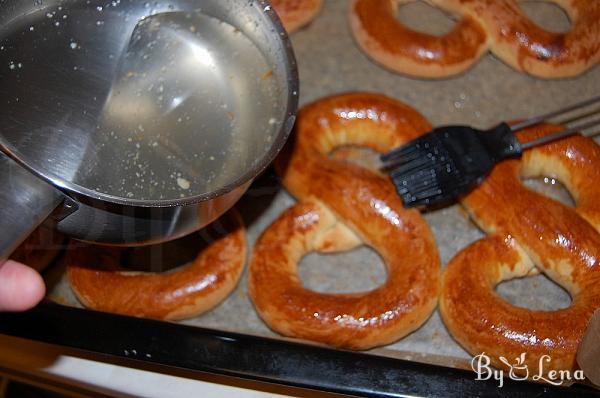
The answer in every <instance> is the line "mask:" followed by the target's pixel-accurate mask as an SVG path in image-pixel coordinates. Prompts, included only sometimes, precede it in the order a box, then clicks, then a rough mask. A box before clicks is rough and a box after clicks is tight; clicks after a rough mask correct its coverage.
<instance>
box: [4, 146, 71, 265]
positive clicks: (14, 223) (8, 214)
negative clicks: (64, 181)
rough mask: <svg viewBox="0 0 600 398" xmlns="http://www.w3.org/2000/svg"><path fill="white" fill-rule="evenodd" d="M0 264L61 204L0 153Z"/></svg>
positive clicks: (49, 189) (53, 191) (54, 194)
mask: <svg viewBox="0 0 600 398" xmlns="http://www.w3.org/2000/svg"><path fill="white" fill-rule="evenodd" d="M0 187H2V189H0V212H1V216H0V262H3V261H4V260H6V259H8V257H9V256H10V254H11V253H12V252H13V251H14V250H15V249H16V248H17V246H19V244H21V242H23V240H25V238H27V236H28V235H29V234H30V233H31V232H33V230H34V229H35V228H36V227H37V226H38V225H39V224H41V223H42V221H44V220H45V219H46V218H47V217H48V215H50V213H52V211H53V210H54V209H55V208H56V207H57V206H58V205H59V204H60V203H61V202H62V201H63V199H64V195H63V194H62V193H61V192H60V191H58V190H57V189H56V188H54V187H53V186H52V185H50V184H48V183H46V182H44V181H42V180H41V179H39V178H37V177H36V176H34V175H33V174H32V173H30V172H29V171H27V170H25V169H24V168H23V167H21V166H20V165H19V164H17V163H16V162H15V161H14V160H12V159H11V158H9V157H8V156H6V155H5V154H3V153H1V152H0Z"/></svg>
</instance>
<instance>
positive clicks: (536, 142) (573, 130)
mask: <svg viewBox="0 0 600 398" xmlns="http://www.w3.org/2000/svg"><path fill="white" fill-rule="evenodd" d="M599 124H600V119H594V120H590V121H589V122H586V123H583V124H580V125H577V126H573V127H568V128H566V129H565V130H562V131H559V132H557V133H554V134H550V135H547V136H545V137H540V138H537V139H535V140H531V141H528V142H525V143H523V144H521V147H522V148H523V149H529V148H533V147H534V146H538V145H544V144H547V143H549V142H552V141H556V140H560V139H561V138H565V137H569V136H571V135H574V134H577V133H579V132H580V131H581V130H583V129H586V128H589V127H594V126H597V125H599ZM599 133H600V131H596V132H594V133H592V134H588V135H585V136H586V137H591V136H593V135H596V134H599Z"/></svg>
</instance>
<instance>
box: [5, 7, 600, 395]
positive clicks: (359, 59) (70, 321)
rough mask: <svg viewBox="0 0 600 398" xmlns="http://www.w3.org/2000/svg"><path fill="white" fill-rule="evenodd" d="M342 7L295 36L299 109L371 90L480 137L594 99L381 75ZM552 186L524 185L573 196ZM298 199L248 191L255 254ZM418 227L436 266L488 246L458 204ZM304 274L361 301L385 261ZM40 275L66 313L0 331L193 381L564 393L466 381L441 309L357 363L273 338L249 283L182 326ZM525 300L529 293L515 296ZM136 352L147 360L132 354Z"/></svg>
mask: <svg viewBox="0 0 600 398" xmlns="http://www.w3.org/2000/svg"><path fill="white" fill-rule="evenodd" d="M347 7H348V3H347V2H346V1H345V0H328V1H325V4H324V8H323V10H322V12H321V14H320V15H319V16H318V17H317V19H316V20H315V21H314V22H313V23H312V24H311V25H310V26H308V27H307V28H306V29H303V30H302V31H300V32H298V33H296V34H294V35H293V36H292V40H293V43H294V48H295V51H296V55H297V58H298V64H299V70H300V81H301V103H303V104H304V103H307V102H310V101H312V100H315V99H318V98H319V97H322V96H326V95H331V94H335V93H340V92H346V91H371V92H379V93H384V94H387V95H389V96H390V97H393V98H397V99H399V100H401V101H404V102H405V103H407V104H410V105H411V106H413V107H414V108H415V109H417V110H418V111H420V112H421V113H422V114H423V115H424V116H426V117H427V118H428V119H429V120H430V122H431V123H432V124H434V125H442V124H457V123H459V124H471V125H474V126H476V127H482V128H484V127H489V126H490V125H493V124H494V123H496V122H498V121H499V120H500V119H501V118H502V119H513V118H521V117H526V116H529V115H533V114H537V113H541V112H545V111H547V110H550V109H555V108H559V107H561V106H562V105H565V104H568V103H571V102H575V101H577V100H580V99H582V98H587V97H591V96H593V95H594V94H597V93H598V92H600V67H597V68H594V69H593V70H591V71H590V72H588V73H586V74H584V75H583V76H580V77H578V78H575V79H564V80H555V81H546V80H539V79H534V78H531V77H528V76H525V75H523V74H520V73H518V72H516V71H514V70H512V69H511V68H509V67H507V66H506V65H504V64H503V63H502V62H500V61H498V60H497V59H496V58H494V57H493V56H489V55H488V56H485V57H484V58H483V59H482V60H481V61H480V62H479V63H478V64H477V65H476V66H475V67H474V68H472V69H471V70H470V71H468V72H467V73H465V74H463V75H461V76H458V77H454V78H451V79H446V80H440V81H428V80H419V79H410V78H406V77H403V76H400V75H397V74H393V73H390V72H388V71H386V70H385V69H383V68H381V67H379V66H377V65H375V64H374V63H372V62H371V61H369V60H368V58H367V57H366V56H365V55H364V54H363V53H362V52H360V51H359V50H358V48H357V47H356V45H355V44H354V42H353V40H352V36H351V33H350V31H349V27H348V24H347V21H346V16H347ZM401 13H403V18H406V19H407V20H411V21H413V22H414V23H415V24H420V25H421V26H427V27H429V29H432V28H435V29H440V30H444V29H447V27H448V25H449V22H448V20H446V18H445V17H444V16H442V15H440V13H437V12H435V11H431V10H430V9H428V8H427V7H426V6H424V5H423V4H422V3H416V4H414V5H409V6H407V7H403V8H402V9H401ZM534 13H537V14H536V15H537V17H538V18H541V19H543V20H545V21H550V23H554V22H553V21H556V23H557V24H558V25H560V24H561V23H564V21H562V20H561V16H560V15H557V14H556V13H555V12H554V10H552V9H548V8H544V7H541V8H538V9H537V10H534ZM549 182H550V183H548V184H544V183H543V182H542V183H533V185H535V186H536V189H540V190H543V191H545V192H547V193H549V194H551V195H555V196H557V197H558V198H562V199H563V200H567V201H568V200H569V198H568V195H566V194H565V193H564V192H562V191H561V190H560V189H556V188H557V186H556V185H554V184H552V181H549ZM293 203H294V200H293V198H291V197H290V196H289V195H288V194H287V193H286V192H285V191H284V190H282V189H281V188H280V185H279V179H278V178H277V177H276V176H275V175H274V173H273V172H272V170H269V171H268V172H267V173H266V174H265V175H264V176H263V177H262V178H260V179H259V180H258V181H256V183H255V184H253V186H252V187H251V189H250V190H249V191H248V194H247V195H246V196H245V197H244V198H243V200H242V201H241V202H240V204H239V205H238V206H237V207H238V209H239V210H240V212H241V213H242V215H243V217H244V219H245V222H246V224H247V225H248V239H249V244H250V246H252V244H253V243H254V241H255V240H256V238H257V237H258V235H259V234H260V233H261V232H262V231H263V230H264V229H265V228H266V227H267V226H268V225H269V224H270V223H271V222H272V221H273V220H274V219H275V218H276V217H277V216H278V215H279V214H280V213H281V211H282V210H283V209H285V208H286V207H289V206H290V205H292V204H293ZM426 219H427V221H428V222H429V223H430V225H431V226H432V228H433V231H434V234H435V237H436V240H437V243H438V247H439V250H440V256H441V258H442V263H443V265H444V266H445V264H446V263H447V262H448V260H449V259H450V258H451V257H452V256H453V255H454V254H455V253H456V252H457V251H458V250H459V249H461V248H463V247H465V246H467V245H468V244H469V243H471V242H472V241H474V240H476V239H478V238H480V237H481V236H483V234H482V233H481V232H480V231H479V230H478V229H477V228H475V227H474V226H473V225H472V224H471V223H470V221H469V220H468V218H467V217H466V216H465V214H464V213H463V212H462V211H461V210H460V208H459V207H458V206H453V207H449V208H446V209H442V210H439V211H435V212H430V213H427V214H426ZM176 244H177V243H175V245H176ZM166 247H168V246H163V248H155V250H157V251H155V252H151V253H150V254H151V256H152V253H154V254H156V253H158V252H159V253H160V254H161V255H163V254H164V251H165V250H167V249H165V248H166ZM365 264H368V266H364V265H365ZM300 273H301V276H302V279H303V281H304V282H305V284H306V285H307V286H308V287H310V288H313V289H315V290H318V291H345V292H348V291H364V290H367V289H370V288H373V287H375V286H377V285H378V284H379V283H381V282H382V281H383V280H384V278H385V271H384V267H383V265H382V264H381V260H380V259H379V258H378V256H377V255H376V254H375V253H374V252H372V251H371V250H369V249H366V248H361V249H358V250H355V251H352V252H349V253H345V254H341V255H335V256H321V255H316V254H311V255H309V256H307V257H306V258H305V259H304V260H303V261H302V265H301V266H300ZM339 275H347V276H351V277H338V276H339ZM45 277H46V279H47V282H48V284H49V298H51V299H52V300H53V301H54V302H58V303H62V304H64V305H58V304H56V303H50V302H45V303H43V304H42V305H41V306H39V307H38V308H36V309H35V310H33V311H30V312H28V313H25V314H1V315H0V333H5V334H10V335H14V336H21V337H25V338H30V339H35V340H40V341H45V342H49V343H53V344H59V345H64V346H68V347H72V348H76V349H81V350H86V351H92V352H96V353H101V354H108V355H114V356H119V357H123V358H129V359H132V358H134V360H135V361H144V362H150V363H155V364H160V365H166V366H175V367H179V368H185V369H189V370H192V371H209V372H214V373H221V374H228V375H235V376H240V377H248V378H253V379H258V380H265V381H272V382H277V383H282V384H288V385H296V386H303V387H308V388H316V389H322V390H326V391H334V392H342V393H347V394H355V395H372V396H397V395H400V396H402V395H412V396H414V395H443V396H453V395H454V396H469V395H481V396H504V395H511V396H512V395H514V394H515V393H523V394H527V396H529V395H530V394H542V395H543V394H547V395H549V396H553V395H561V396H563V395H564V394H565V393H566V390H565V389H564V388H556V387H551V386H542V385H537V384H533V383H526V382H511V381H509V380H506V381H505V385H504V387H503V388H502V389H499V388H497V382H495V381H487V382H486V381H475V380H474V379H475V374H474V373H473V372H472V371H470V370H468V369H469V359H470V356H469V355H468V354H467V353H466V352H465V351H464V350H462V348H460V346H458V344H456V343H455V342H454V341H453V340H452V338H451V337H450V335H449V334H448V333H447V331H446V330H445V328H444V326H443V324H442V322H441V320H440V317H439V315H438V313H437V311H436V312H435V313H434V314H433V315H432V317H431V318H430V319H429V320H428V322H427V323H426V324H425V325H424V326H423V327H422V328H421V329H419V330H418V331H416V332H414V333H412V334H411V335H409V336H407V337H406V338H404V339H402V340H400V341H399V342H396V343H394V344H391V345H389V346H386V347H383V348H380V349H376V350H371V351H369V352H367V353H356V352H347V351H341V350H334V349H329V348H324V347H319V346H315V345H312V344H309V343H305V342H298V341H293V340H290V339H284V338H281V337H280V336H278V335H276V334H275V333H273V332H272V331H270V330H269V329H268V328H267V327H266V325H265V324H264V323H262V321H261V320H260V319H259V318H258V316H257V315H256V313H255V311H254V309H253V308H252V305H251V302H250V300H249V299H248V295H247V290H246V279H245V278H246V275H245V274H244V275H243V277H242V280H241V281H240V284H239V286H238V287H237V289H236V290H235V291H234V292H233V294H232V295H230V296H229V297H228V298H227V299H226V300H225V301H224V302H223V303H221V304H220V305H219V306H218V307H217V308H215V309H214V310H212V311H210V312H208V313H207V314H204V315H202V316H200V317H197V318H194V319H190V320H187V321H184V322H182V323H177V324H175V323H166V322H156V321H148V320H140V319H132V318H127V317H121V316H115V315H110V314H102V313H97V312H93V311H87V310H83V309H80V308H76V307H78V306H79V304H78V303H77V301H76V299H75V297H74V296H73V295H72V292H71V291H70V288H69V286H68V283H67V282H66V280H65V278H64V273H63V270H62V269H61V267H60V263H59V264H57V266H55V267H52V268H51V269H50V270H49V272H46V274H45ZM498 291H499V292H500V293H501V294H502V295H503V296H504V297H505V298H506V299H507V300H509V301H510V302H512V303H515V304H519V305H523V306H526V307H533V308H539V309H552V308H559V307H561V306H565V305H568V302H569V299H568V295H567V294H566V293H565V292H564V291H562V290H561V289H559V288H557V287H556V286H555V285H554V284H553V283H551V282H549V281H548V280H547V279H545V278H544V277H543V276H536V277H533V278H528V279H524V280H519V281H515V282H511V283H507V284H502V285H501V286H499V288H498ZM524 292H529V294H528V295H526V296H524V295H523V293H524ZM34 325H44V327H39V326H34ZM175 337H176V338H175ZM142 352H143V353H144V355H138V353H142ZM146 354H147V355H146ZM568 392H569V393H577V394H582V396H586V395H590V396H591V395H599V394H600V393H598V392H597V391H594V390H591V389H588V388H586V387H581V386H574V387H570V388H569V389H568Z"/></svg>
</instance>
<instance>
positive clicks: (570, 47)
mask: <svg viewBox="0 0 600 398" xmlns="http://www.w3.org/2000/svg"><path fill="white" fill-rule="evenodd" d="M405 2H406V1H405V0H381V1H376V2H375V1H371V0H353V2H352V5H351V9H350V23H351V26H352V30H353V33H354V36H355V38H356V40H357V42H358V44H359V45H360V46H361V47H362V48H363V50H364V51H365V52H366V53H367V54H368V55H369V56H370V57H371V58H373V59H374V60H376V61H377V62H379V63H381V64H383V65H384V66H386V67H388V68H390V69H392V70H394V71H397V72H400V73H405V74H408V75H412V76H417V77H428V78H440V77H447V76H451V75H455V74H457V73H460V72H462V71H464V70H466V69H467V68H469V67H470V66H471V65H473V64H474V63H475V62H476V61H477V60H478V59H479V58H480V57H481V56H482V55H483V54H484V53H485V52H486V50H488V49H489V50H490V51H491V52H492V53H494V55H496V56H497V57H498V58H500V59H501V60H503V61H504V62H506V63H507V64H508V65H510V66H512V67H513V68H515V69H517V70H519V71H522V72H525V73H528V74H531V75H533V76H537V77H542V78H559V77H570V76H576V75H579V74H581V73H583V72H585V71H586V70H587V69H589V68H590V67H592V66H594V65H595V64H596V63H598V61H599V60H600V2H598V1H596V0H553V2H554V3H556V4H557V5H558V6H560V7H561V8H562V9H563V10H564V11H565V12H566V13H567V15H568V16H569V19H570V21H571V25H572V26H571V29H570V30H569V31H568V32H566V33H555V32H549V31H547V30H544V29H542V28H541V27H539V26H538V25H536V24H535V23H534V22H533V21H531V20H530V19H529V18H528V17H527V15H526V14H525V13H524V12H523V11H522V10H521V8H520V7H519V0H428V3H430V4H432V5H434V6H436V7H439V8H440V9H442V10H443V11H446V12H449V13H451V14H453V15H456V16H458V17H459V18H460V19H459V21H458V22H457V24H456V26H455V27H454V29H453V30H452V31H451V32H450V33H448V34H447V35H444V36H434V35H428V34H424V33H419V32H415V31H413V30H411V29H409V28H407V27H406V26H404V25H403V24H402V23H401V22H400V21H398V20H397V19H396V16H395V14H396V10H397V7H398V6H399V4H402V3H405Z"/></svg>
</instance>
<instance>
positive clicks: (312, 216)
mask: <svg viewBox="0 0 600 398" xmlns="http://www.w3.org/2000/svg"><path fill="white" fill-rule="evenodd" d="M430 128H431V126H430V125H429V123H428V122H427V121H426V120H425V119H424V118H423V117H422V116H421V115H419V114H418V113H417V112H416V111H414V110H413V109H411V108H409V107H408V106H406V105H403V104H401V103H399V102H397V101H395V100H392V99H390V98H387V97H384V96H381V95H375V94H364V93H357V94H344V95H338V96H333V97H329V98H325V99H321V100H319V101H316V102H314V103H312V104H310V105H308V106H305V107H304V108H303V109H302V110H301V111H300V113H299V115H298V120H297V124H296V142H295V145H294V146H293V148H292V153H291V156H290V157H289V159H288V160H289V161H288V162H287V164H282V163H283V162H282V163H280V164H279V165H278V166H279V169H280V170H281V173H282V176H283V183H284V185H285V187H286V188H287V189H288V190H289V191H290V192H291V193H292V194H293V195H294V196H295V197H296V198H297V199H298V200H299V203H298V204H296V205H295V206H293V207H292V208H290V209H288V210H287V211H286V212H284V213H283V214H282V215H281V216H280V217H279V218H278V219H277V220H276V221H275V222H274V223H273V224H271V226H269V227H268V228H267V229H266V230H265V231H264V233H263V234H262V236H261V237H260V238H259V240H258V242H257V244H256V246H255V248H254V253H253V256H252V260H251V264H250V267H249V280H248V283H249V293H250V297H251V298H252V301H253V303H254V305H255V308H256V309H257V311H258V313H259V314H260V316H261V318H262V319H263V320H264V321H265V322H266V323H267V324H268V325H269V326H270V327H271V328H272V329H273V330H275V331H277V332H279V333H281V334H284V335H286V336H293V337H298V338H302V339H308V340H313V341H317V342H321V343H325V344H328V345H332V346H337V347H344V348H351V349H367V348H370V347H374V346H378V345H382V344H388V343H391V342H393V341H395V340H398V339H399V338H401V337H403V336H405V335H406V334H408V333H410V332H411V331H413V330H415V329H417V328H418V327H419V326H421V325H422V324H423V322H425V320H426V319H427V318H428V317H429V315H430V314H431V312H432V311H433V310H434V308H435V306H436V301H437V296H438V291H439V277H440V260H439V256H438V253H437V248H436V245H435V242H434V238H433V235H432V233H431V230H430V229H429V226H428V225H427V223H426V222H425V221H424V219H423V218H422V217H421V215H420V214H419V212H418V211H416V210H407V209H404V207H403V206H402V203H401V201H400V199H399V197H398V195H397V194H396V191H395V189H394V187H393V185H392V184H391V182H390V181H389V179H388V178H387V177H386V176H383V175H380V174H378V173H376V172H374V171H371V170H368V169H365V168H363V167H361V166H358V165H356V164H353V163H349V162H347V161H345V160H343V159H339V158H333V157H331V156H329V155H330V154H331V153H332V152H333V151H334V150H335V149H336V148H339V147H344V146H360V147H367V148H370V149H373V150H375V151H379V152H381V151H385V150H388V149H390V148H393V147H395V146H397V145H400V144H402V143H403V142H406V141H408V140H410V139H412V138H414V137H416V136H418V135H420V134H422V133H423V132H425V131H428V130H429V129H430ZM361 244H365V245H368V246H370V247H372V248H373V249H374V250H376V251H377V252H378V253H379V255H380V256H381V257H382V259H383V261H384V263H385V264H386V267H387V271H388V272H387V280H386V282H385V283H384V284H383V285H382V286H380V287H378V288H376V289H374V290H371V291H368V292H364V293H352V294H327V293H317V292H314V291H311V290H308V289H306V288H304V287H303V286H302V282H301V280H300V278H299V276H298V271H297V266H298V262H299V261H300V260H301V258H302V257H303V256H304V255H306V254H307V253H308V252H311V251H319V252H335V251H341V250H348V249H351V248H353V247H356V246H358V245H361Z"/></svg>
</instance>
